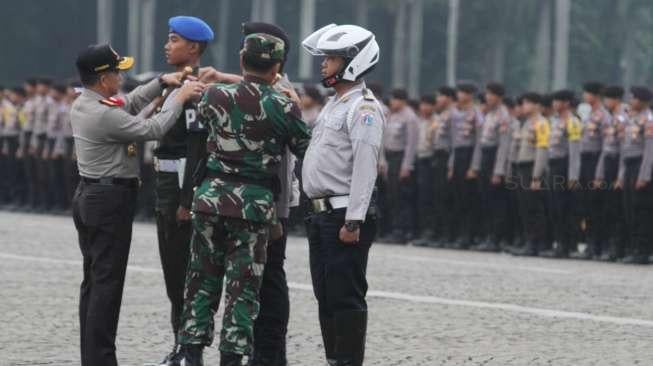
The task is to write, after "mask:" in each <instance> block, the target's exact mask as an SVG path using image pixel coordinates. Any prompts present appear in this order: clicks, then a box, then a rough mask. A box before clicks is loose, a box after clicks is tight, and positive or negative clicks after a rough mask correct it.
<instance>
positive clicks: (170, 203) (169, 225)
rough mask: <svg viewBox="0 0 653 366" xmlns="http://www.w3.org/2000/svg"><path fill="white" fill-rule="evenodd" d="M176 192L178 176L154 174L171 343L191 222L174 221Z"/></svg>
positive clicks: (180, 305)
mask: <svg viewBox="0 0 653 366" xmlns="http://www.w3.org/2000/svg"><path fill="white" fill-rule="evenodd" d="M179 191H180V190H179V181H178V177H177V173H167V172H157V173H156V228H157V237H158V239H159V257H160V258H161V267H162V268H163V279H164V281H165V285H166V293H167V295H168V299H169V300H170V323H171V324H172V332H173V333H172V336H173V340H176V334H177V331H178V330H179V326H180V323H181V313H182V310H183V307H184V283H185V280H186V269H187V267H188V256H189V253H190V238H191V234H192V226H191V223H190V221H185V222H178V221H177V208H179Z"/></svg>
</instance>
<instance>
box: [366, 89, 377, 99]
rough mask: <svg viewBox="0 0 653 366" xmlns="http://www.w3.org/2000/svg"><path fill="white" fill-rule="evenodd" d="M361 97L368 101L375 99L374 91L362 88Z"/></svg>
mask: <svg viewBox="0 0 653 366" xmlns="http://www.w3.org/2000/svg"><path fill="white" fill-rule="evenodd" d="M363 99H365V100H369V101H372V100H376V98H375V97H374V93H372V91H371V90H369V89H367V88H364V89H363Z"/></svg>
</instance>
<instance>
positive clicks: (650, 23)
mask: <svg viewBox="0 0 653 366" xmlns="http://www.w3.org/2000/svg"><path fill="white" fill-rule="evenodd" d="M180 14H185V15H195V16H199V17H201V18H203V19H205V20H206V21H207V22H208V23H209V24H211V25H212V26H213V27H214V30H215V31H216V42H215V44H213V45H212V46H211V47H210V48H209V50H208V52H207V55H206V57H205V60H204V62H205V63H206V64H212V65H216V66H219V67H221V68H222V69H224V70H226V71H232V72H233V71H237V70H238V58H237V52H238V49H239V46H240V41H241V37H240V24H241V23H242V22H244V21H247V20H250V19H253V20H266V21H272V22H275V23H277V24H279V25H281V26H282V27H284V28H285V29H286V30H287V31H288V33H289V35H290V36H291V39H292V40H293V42H294V43H293V45H292V46H293V49H292V51H291V54H290V59H289V61H288V64H287V65H288V66H287V71H288V73H289V75H290V77H291V79H293V80H305V81H317V71H318V70H319V66H318V63H317V62H318V61H315V60H311V59H306V58H305V59H302V57H301V54H302V52H303V51H302V50H301V49H300V46H299V43H300V41H301V39H302V38H303V36H304V35H306V34H307V33H308V32H310V31H311V30H313V29H314V28H317V27H320V26H322V25H325V24H328V23H331V22H335V23H339V24H343V23H356V24H360V25H363V26H365V27H368V28H369V29H370V30H372V31H373V32H374V33H375V34H376V36H377V38H378V41H379V44H380V46H381V52H382V53H381V57H382V59H381V63H380V65H379V67H378V68H377V70H376V72H375V73H374V74H372V75H371V77H370V78H371V79H374V80H377V81H380V82H382V83H383V84H384V85H385V86H386V88H387V89H389V88H391V87H395V86H401V87H407V88H408V89H409V90H410V91H411V93H412V94H413V96H416V95H417V94H418V93H425V92H432V91H433V90H435V89H436V88H437V87H438V86H439V85H442V84H446V83H451V81H452V80H453V81H455V80H461V79H466V80H474V81H476V82H477V83H479V84H482V83H485V82H487V81H489V80H501V81H504V82H505V84H506V85H507V87H508V88H509V90H511V91H513V94H514V93H516V92H521V91H524V90H527V89H532V90H537V91H542V92H544V91H548V90H551V89H553V88H558V87H562V86H568V87H577V86H578V85H580V84H581V83H582V82H583V81H585V80H590V79H597V80H600V81H603V82H605V83H617V84H624V85H626V86H628V85H633V84H648V85H651V84H653V75H652V74H651V69H652V67H653V65H652V63H653V2H651V1H649V0H619V1H614V0H492V1H487V0H357V1H351V0H276V1H275V0H241V1H235V0H185V1H177V0H95V1H93V0H57V1H40V0H25V1H22V2H18V3H12V5H11V7H5V9H4V11H3V12H1V13H0V22H1V23H2V25H3V29H5V32H2V33H0V41H2V44H3V45H4V46H5V47H4V48H5V50H4V52H3V57H1V58H0V67H1V68H0V69H1V70H2V73H1V74H0V75H1V76H0V84H6V85H12V84H15V83H20V82H21V80H23V79H24V78H26V77H28V76H35V75H36V76H39V75H47V76H52V77H57V78H67V77H72V76H74V75H75V68H74V60H75V56H76V54H77V52H78V51H79V50H80V49H82V48H83V47H85V46H86V45H88V44H91V43H95V42H96V41H97V40H103V39H105V40H111V42H112V44H113V45H114V47H115V48H116V49H117V50H119V51H120V52H123V53H125V54H126V53H127V52H128V51H130V52H131V53H136V56H137V57H138V58H137V62H139V64H140V66H141V68H140V69H138V71H139V72H144V71H148V70H145V69H144V68H143V66H147V67H148V68H151V69H153V70H166V69H167V65H166V64H165V61H164V57H163V45H164V43H165V40H166V37H167V19H168V18H169V17H170V16H173V15H180ZM98 30H100V32H102V30H105V31H106V30H108V32H102V33H109V34H98Z"/></svg>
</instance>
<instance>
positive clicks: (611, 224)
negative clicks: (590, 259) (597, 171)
mask: <svg viewBox="0 0 653 366" xmlns="http://www.w3.org/2000/svg"><path fill="white" fill-rule="evenodd" d="M603 171H604V182H603V184H602V185H601V186H600V187H597V188H596V190H597V194H598V195H600V196H601V198H600V202H601V207H600V209H601V210H600V215H598V216H597V218H596V219H597V220H598V222H597V228H596V232H597V237H598V240H597V241H595V244H596V247H595V248H594V250H593V252H594V253H595V254H597V255H598V254H600V253H602V252H603V253H605V252H608V253H609V254H611V255H612V256H614V257H621V256H623V249H624V239H625V232H624V228H625V222H624V214H623V203H622V193H621V192H619V191H615V190H614V182H615V181H616V180H617V176H618V174H619V155H613V156H605V158H604V159H603Z"/></svg>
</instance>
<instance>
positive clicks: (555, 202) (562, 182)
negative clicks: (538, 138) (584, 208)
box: [546, 156, 576, 253]
mask: <svg viewBox="0 0 653 366" xmlns="http://www.w3.org/2000/svg"><path fill="white" fill-rule="evenodd" d="M568 176H569V157H566V156H565V157H562V158H556V159H550V160H549V174H548V176H547V184H546V189H547V190H548V192H549V199H550V203H549V207H550V210H549V212H548V213H549V217H550V222H551V223H552V225H553V227H552V230H553V239H554V240H555V241H556V242H557V243H558V251H560V252H561V253H568V252H569V250H570V248H572V243H575V234H576V230H575V227H574V216H573V214H572V210H573V207H574V204H573V199H572V196H571V191H570V190H569V187H568V179H567V177H568Z"/></svg>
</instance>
